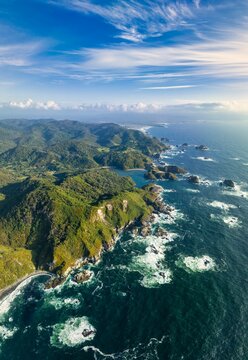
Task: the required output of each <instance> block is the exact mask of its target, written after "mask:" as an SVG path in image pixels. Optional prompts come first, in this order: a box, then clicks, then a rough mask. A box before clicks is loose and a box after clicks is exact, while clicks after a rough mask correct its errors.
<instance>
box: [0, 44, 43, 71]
mask: <svg viewBox="0 0 248 360" xmlns="http://www.w3.org/2000/svg"><path fill="white" fill-rule="evenodd" d="M44 47H45V43H44V42H43V41H31V42H22V43H15V44H0V66H6V65H7V66H16V67H23V66H29V65H31V64H32V58H33V56H34V55H36V54H38V53H40V52H41V51H42V50H43V49H44Z"/></svg>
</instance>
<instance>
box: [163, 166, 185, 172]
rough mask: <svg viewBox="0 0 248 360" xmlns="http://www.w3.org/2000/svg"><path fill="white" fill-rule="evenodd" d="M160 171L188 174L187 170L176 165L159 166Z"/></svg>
mask: <svg viewBox="0 0 248 360" xmlns="http://www.w3.org/2000/svg"><path fill="white" fill-rule="evenodd" d="M158 170H159V171H163V172H165V173H172V174H186V173H187V171H186V170H185V169H183V168H181V167H179V166H176V165H165V166H158Z"/></svg>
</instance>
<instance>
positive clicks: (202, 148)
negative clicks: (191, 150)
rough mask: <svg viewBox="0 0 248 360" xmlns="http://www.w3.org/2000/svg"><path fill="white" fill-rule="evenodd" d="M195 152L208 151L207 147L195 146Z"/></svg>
mask: <svg viewBox="0 0 248 360" xmlns="http://www.w3.org/2000/svg"><path fill="white" fill-rule="evenodd" d="M195 148H196V150H202V151H206V150H208V147H207V146H206V145H197V146H196V147H195Z"/></svg>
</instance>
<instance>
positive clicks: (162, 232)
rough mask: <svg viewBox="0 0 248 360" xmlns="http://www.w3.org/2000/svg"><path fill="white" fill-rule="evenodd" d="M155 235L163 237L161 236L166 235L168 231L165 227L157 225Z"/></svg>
mask: <svg viewBox="0 0 248 360" xmlns="http://www.w3.org/2000/svg"><path fill="white" fill-rule="evenodd" d="M155 235H156V236H159V237H163V236H167V235H168V232H167V231H166V230H165V229H163V228H161V227H158V228H157V230H156V232H155Z"/></svg>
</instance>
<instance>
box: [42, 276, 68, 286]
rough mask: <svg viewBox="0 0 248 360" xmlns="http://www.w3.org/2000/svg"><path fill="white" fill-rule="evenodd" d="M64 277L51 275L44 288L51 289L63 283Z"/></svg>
mask: <svg viewBox="0 0 248 360" xmlns="http://www.w3.org/2000/svg"><path fill="white" fill-rule="evenodd" d="M65 280H66V277H58V276H56V277H53V278H52V279H50V280H48V281H47V282H46V284H45V289H53V288H55V287H56V286H58V285H61V284H63V282H65Z"/></svg>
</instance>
